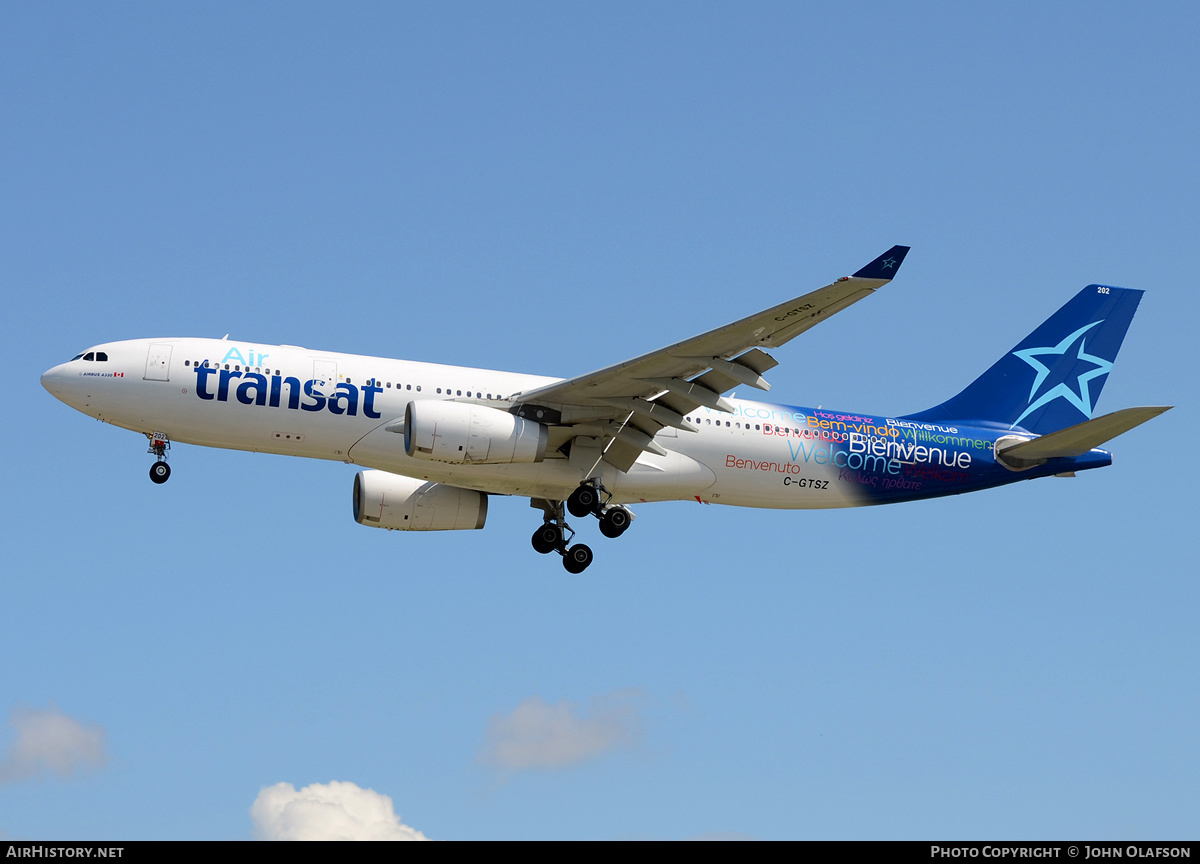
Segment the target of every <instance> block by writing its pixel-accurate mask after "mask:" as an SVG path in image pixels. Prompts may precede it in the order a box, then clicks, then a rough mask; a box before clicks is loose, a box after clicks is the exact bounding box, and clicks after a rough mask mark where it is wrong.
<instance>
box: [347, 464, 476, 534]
mask: <svg viewBox="0 0 1200 864" xmlns="http://www.w3.org/2000/svg"><path fill="white" fill-rule="evenodd" d="M487 503H488V499H487V495H484V494H483V493H482V492H475V491H473V490H471V489H459V488H457V487H455V486H444V485H442V484H441V483H431V482H430V481H428V480H415V479H413V478H412V477H403V476H401V475H399V474H389V473H388V472H387V471H359V472H358V474H356V475H355V476H354V521H355V522H357V523H358V524H359V525H366V526H367V527H368V528H387V529H388V530H389V531H460V530H470V529H472V528H482V527H483V523H484V522H485V521H487Z"/></svg>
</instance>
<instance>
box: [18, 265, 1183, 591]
mask: <svg viewBox="0 0 1200 864" xmlns="http://www.w3.org/2000/svg"><path fill="white" fill-rule="evenodd" d="M907 253H908V247H906V246H894V247H892V248H891V249H889V250H888V251H887V252H885V253H884V254H883V255H881V256H879V257H878V258H876V259H875V260H874V261H872V262H871V263H870V264H868V265H866V266H865V267H863V268H862V269H861V270H859V271H858V272H857V273H855V274H854V275H853V276H846V277H842V278H841V279H838V280H837V281H835V282H833V283H831V284H829V285H826V286H825V287H824V288H819V289H817V290H816V291H813V292H811V293H809V294H805V295H804V296H802V297H797V298H796V299H794V300H789V301H787V302H786V303H781V304H780V305H778V306H775V307H773V308H771V309H767V310H765V311H763V312H759V313H757V314H755V315H751V316H749V317H747V318H743V319H741V320H740V321H736V322H734V323H732V324H727V325H725V326H723V327H719V328H717V329H716V330H711V331H709V332H708V333H704V334H702V335H700V336H696V337H694V338H691V339H686V340H684V341H682V342H678V343H676V344H674V345H670V346H668V347H666V348H662V349H659V350H658V351H653V352H651V353H649V354H643V355H642V356H640V357H636V358H634V359H632V360H628V361H626V362H624V363H620V364H617V365H614V366H608V367H605V368H603V369H599V370H597V371H595V372H591V373H589V374H587V375H581V376H579V377H577V378H566V379H563V378H546V377H542V376H535V375H523V374H517V373H513V372H500V371H493V370H489V369H469V368H464V367H458V366H444V365H436V364H431V363H418V362H413V361H408V360H389V359H385V358H380V357H364V356H359V355H354V354H336V353H331V352H326V351H312V350H309V349H306V348H299V347H296V346H293V345H259V344H255V343H247V342H236V341H229V340H228V339H191V338H163V339H135V340H130V341H123V342H109V343H105V344H103V345H97V346H95V347H93V348H89V349H87V350H86V351H84V352H81V353H80V354H78V355H76V356H75V357H73V358H71V360H69V361H68V362H66V363H63V364H62V365H59V366H55V367H54V368H53V369H50V370H49V371H47V372H46V373H45V374H44V375H42V384H43V386H45V388H46V389H47V390H49V391H50V392H51V393H52V394H53V395H54V396H56V397H57V398H58V399H60V400H62V401H63V402H65V403H67V404H68V405H70V406H71V407H73V408H75V409H77V410H79V411H82V412H83V413H84V414H87V415H89V416H92V417H96V418H98V419H100V420H103V421H105V422H107V423H112V424H114V425H116V426H121V427H123V428H125V429H132V430H134V431H136V432H140V433H142V434H144V435H145V436H146V437H147V438H148V439H149V440H150V452H151V453H152V454H154V455H155V456H156V459H155V461H154V463H153V464H152V465H151V467H150V477H151V479H152V480H154V482H156V483H162V482H165V481H166V480H167V478H168V477H169V476H170V473H171V472H170V467H169V465H168V464H167V461H166V459H167V455H168V449H169V447H170V445H171V443H172V442H184V443H188V444H199V445H202V446H206V447H224V448H228V449H233V450H250V451H257V452H266V453H280V454H286V455H291V456H306V457H310V458H314V459H336V460H340V461H343V462H347V463H353V464H355V465H361V466H364V468H366V469H368V470H363V471H360V472H359V473H358V474H357V475H356V476H355V478H354V518H355V519H356V520H357V521H358V522H359V523H360V524H362V525H366V526H369V527H374V528H387V529H398V530H402V531H443V530H457V529H472V528H482V527H483V524H484V521H485V519H486V517H487V505H488V496H489V495H517V496H523V497H527V498H529V499H530V502H531V504H532V505H533V507H535V508H536V509H539V510H540V511H541V513H542V522H541V525H539V526H538V528H537V530H536V531H535V532H534V534H533V547H534V549H536V550H537V551H538V552H541V553H547V554H548V553H551V552H555V553H558V554H559V555H561V556H562V559H563V564H564V566H565V567H566V569H567V570H569V571H571V572H572V573H579V572H582V571H583V570H584V569H585V568H586V567H587V566H588V565H589V564H590V563H591V561H592V550H591V549H590V548H589V547H588V546H587V545H585V544H583V543H577V544H574V545H572V540H573V538H574V533H575V532H574V531H573V530H572V529H571V528H570V526H569V525H568V524H567V521H566V512H567V511H569V512H570V513H571V515H572V516H575V517H579V518H585V517H588V516H594V517H596V518H597V519H598V521H599V528H600V533H601V534H603V535H604V536H606V537H618V536H620V535H621V534H622V533H624V532H625V530H626V529H627V528H629V526H630V524H631V523H632V520H633V513H632V512H631V510H630V509H629V507H628V505H630V504H636V503H638V502H651V501H674V500H695V501H699V502H702V503H705V504H709V503H712V504H730V505H734V506H738V507H769V508H780V509H808V508H818V507H820V508H824V507H855V506H860V505H865V504H887V503H892V502H897V501H911V500H915V499H919V498H933V497H937V496H942V495H954V494H958V493H961V492H971V491H975V490H978V489H987V488H990V487H993V486H1002V485H1004V484H1007V483H1014V482H1016V481H1018V480H1030V479H1033V478H1037V477H1047V476H1072V475H1074V473H1075V472H1077V471H1082V470H1086V469H1088V468H1100V467H1102V466H1105V465H1108V464H1110V463H1111V461H1112V457H1111V455H1110V454H1109V453H1108V452H1107V451H1105V450H1101V449H1098V448H1099V447H1100V445H1101V444H1104V443H1105V442H1107V441H1108V440H1110V439H1112V438H1114V437H1116V436H1117V435H1120V434H1121V433H1122V432H1125V431H1128V430H1129V429H1132V428H1133V427H1134V426H1137V425H1139V424H1141V423H1144V422H1146V421H1147V420H1149V419H1150V418H1152V417H1154V416H1156V415H1158V414H1161V413H1162V412H1163V411H1166V410H1167V408H1166V407H1162V406H1157V407H1144V408H1126V409H1123V410H1120V411H1117V412H1115V413H1112V414H1106V415H1103V416H1100V417H1093V416H1092V408H1093V406H1094V405H1095V402H1096V399H1097V398H1098V397H1099V395H1100V389H1101V388H1102V387H1103V386H1104V382H1105V381H1106V380H1107V378H1108V374H1109V371H1110V370H1111V369H1112V366H1113V361H1114V360H1115V359H1116V356H1117V350H1118V349H1119V348H1120V346H1121V341H1122V340H1123V339H1124V337H1125V333H1126V331H1127V330H1128V328H1129V324H1130V321H1132V319H1133V314H1134V311H1135V310H1136V309H1137V305H1138V302H1139V300H1140V299H1141V295H1142V292H1141V291H1137V290H1130V289H1126V288H1116V287H1113V286H1111V285H1089V286H1087V287H1086V288H1084V289H1083V290H1082V291H1080V292H1079V293H1078V294H1076V295H1075V297H1074V298H1072V299H1071V300H1070V301H1069V302H1068V303H1067V304H1066V305H1065V306H1063V307H1062V308H1061V309H1059V310H1058V311H1057V312H1055V313H1054V314H1053V315H1052V316H1051V317H1050V318H1049V319H1048V320H1046V322H1045V323H1043V324H1042V325H1041V326H1040V327H1038V328H1037V329H1036V330H1034V331H1033V332H1032V333H1031V334H1030V335H1029V336H1027V337H1026V338H1025V339H1024V340H1022V341H1021V342H1020V343H1019V344H1018V345H1017V346H1016V347H1015V348H1013V349H1012V350H1011V351H1009V352H1008V353H1007V354H1005V355H1004V356H1002V357H1001V358H1000V359H999V360H997V361H996V363H995V364H994V365H993V366H992V367H991V368H990V369H988V370H987V371H986V372H984V373H983V374H982V375H981V376H980V377H979V378H977V379H976V380H975V381H974V382H973V383H971V384H970V385H969V386H968V387H967V388H966V389H965V390H963V391H962V392H961V393H959V394H958V395H957V396H954V397H953V398H951V399H949V400H948V401H946V402H943V403H942V404H940V405H937V406H935V407H933V408H929V409H927V410H925V411H919V412H916V413H913V414H906V415H904V416H902V417H883V416H879V415H875V414H865V413H852V412H846V411H833V410H824V409H820V408H817V409H814V408H803V407H797V406H793V405H785V404H780V403H777V402H771V401H751V400H748V399H737V398H733V397H731V396H730V397H726V396H725V395H723V394H726V393H728V392H729V391H731V390H734V389H735V388H739V387H740V388H743V389H744V388H754V389H757V390H761V391H766V390H768V389H769V387H770V385H769V384H768V383H767V382H766V380H765V379H764V378H763V376H764V374H766V373H767V372H768V371H769V370H770V369H772V368H773V367H774V366H775V365H777V363H776V360H775V359H774V358H773V357H772V356H771V355H770V354H768V353H767V352H768V351H770V350H773V349H776V348H779V347H780V346H782V345H783V344H784V343H785V342H788V341H790V340H791V339H793V338H794V337H796V336H799V335H800V334H801V333H804V332H805V331H806V330H808V329H809V328H810V327H813V326H814V325H816V324H818V323H820V322H821V321H824V320H825V319H827V318H829V317H830V316H831V315H833V314H835V313H837V312H841V311H842V310H843V309H845V308H846V307H848V306H850V305H852V304H854V303H857V302H858V301H859V300H862V299H863V298H865V297H867V296H869V295H870V294H872V293H873V292H875V291H877V290H878V289H879V288H881V287H883V286H884V285H886V284H887V283H888V282H890V281H891V280H892V278H893V277H894V276H895V275H896V272H897V271H898V270H899V268H900V265H901V263H902V262H903V261H904V256H905V255H906V254H907Z"/></svg>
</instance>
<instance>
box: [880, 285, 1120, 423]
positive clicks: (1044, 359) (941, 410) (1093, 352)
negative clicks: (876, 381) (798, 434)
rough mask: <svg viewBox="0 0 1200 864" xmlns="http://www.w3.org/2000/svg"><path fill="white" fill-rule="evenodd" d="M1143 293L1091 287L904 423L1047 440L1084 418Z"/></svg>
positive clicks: (1098, 286) (1086, 418)
mask: <svg viewBox="0 0 1200 864" xmlns="http://www.w3.org/2000/svg"><path fill="white" fill-rule="evenodd" d="M1141 299H1142V292H1141V291H1137V290H1133V289H1129V288H1113V287H1112V286H1108V285H1089V286H1088V287H1086V288H1084V289H1083V290H1082V291H1080V292H1079V293H1078V294H1076V295H1075V296H1074V297H1073V298H1071V300H1070V301H1069V302H1068V303H1067V305H1065V306H1063V307H1062V308H1061V309H1059V310H1058V311H1057V312H1055V313H1054V314H1053V315H1052V316H1050V318H1049V319H1048V320H1047V321H1046V323H1044V324H1043V325H1042V326H1041V327H1039V328H1037V329H1036V330H1034V331H1033V332H1032V333H1030V334H1029V335H1028V336H1027V337H1025V339H1024V340H1023V341H1022V342H1021V343H1020V344H1019V345H1017V346H1016V347H1015V348H1013V350H1012V351H1010V352H1008V353H1007V354H1005V355H1004V356H1003V357H1001V358H1000V359H999V360H998V361H996V363H995V365H993V366H992V368H991V369H989V370H987V371H986V372H984V373H983V374H982V375H980V376H979V377H978V378H976V379H975V381H974V382H973V383H972V384H971V385H970V386H969V387H967V389H966V390H964V391H962V392H961V393H959V394H958V395H957V396H955V397H954V398H953V399H950V400H949V401H947V402H943V403H942V404H941V405H938V406H937V407H935V408H930V409H929V410H927V411H922V412H920V413H919V414H910V415H909V416H908V417H906V418H903V419H906V420H916V421H920V422H926V423H944V422H946V421H955V422H957V423H959V424H962V425H980V426H1000V427H1003V428H1021V429H1025V430H1027V431H1029V432H1033V433H1035V434H1037V435H1045V434H1046V433H1048V432H1055V431H1057V430H1059V429H1064V428H1066V427H1067V426H1071V425H1073V424H1075V423H1079V422H1082V421H1084V420H1088V419H1090V418H1091V416H1092V408H1093V407H1094V406H1095V404H1096V399H1097V398H1099V396H1100V389H1101V388H1102V387H1103V386H1104V382H1105V381H1107V380H1108V372H1109V370H1110V369H1112V365H1113V361H1114V360H1116V359H1117V351H1118V350H1119V349H1120V347H1121V341H1122V340H1123V339H1124V338H1125V332H1126V331H1127V330H1128V329H1129V322H1130V321H1132V320H1133V313H1134V312H1135V311H1137V307H1138V302H1139V301H1140V300H1141Z"/></svg>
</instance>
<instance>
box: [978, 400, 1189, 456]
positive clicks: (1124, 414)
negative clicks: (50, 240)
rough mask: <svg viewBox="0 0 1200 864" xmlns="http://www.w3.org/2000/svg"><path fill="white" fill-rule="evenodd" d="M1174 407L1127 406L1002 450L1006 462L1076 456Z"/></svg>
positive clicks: (1001, 453)
mask: <svg viewBox="0 0 1200 864" xmlns="http://www.w3.org/2000/svg"><path fill="white" fill-rule="evenodd" d="M1171 408H1172V406H1170V405H1166V406H1163V405H1153V406H1149V407H1145V408H1123V409H1121V410H1120V411H1114V412H1113V413H1112V414H1105V415H1104V416H1103V417H1097V418H1096V419H1094V420H1085V421H1084V422H1083V423H1079V424H1077V425H1075V426H1068V427H1067V428H1066V429H1059V430H1058V431H1057V432H1051V433H1050V434H1048V435H1042V436H1041V437H1039V438H1034V439H1032V440H1030V441H1022V442H1020V443H1019V444H1013V445H1012V446H1011V447H1005V448H1003V449H1002V450H1001V451H1000V455H1001V456H1002V458H1003V460H1004V461H1005V462H1006V463H1010V464H1015V465H1022V466H1024V465H1033V464H1040V463H1042V462H1045V461H1046V460H1047V459H1073V458H1075V457H1076V456H1082V455H1083V454H1084V453H1087V452H1088V451H1089V450H1092V449H1093V448H1095V447H1099V446H1100V445H1101V444H1103V443H1104V442H1105V441H1111V440H1112V439H1113V438H1116V437H1117V436H1118V435H1121V434H1122V433H1125V432H1128V431H1129V430H1130V429H1132V428H1133V427H1135V426H1140V425H1142V424H1143V423H1145V422H1146V421H1147V420H1151V419H1153V418H1155V417H1157V416H1158V415H1159V414H1162V413H1163V412H1164V411H1170V410H1171Z"/></svg>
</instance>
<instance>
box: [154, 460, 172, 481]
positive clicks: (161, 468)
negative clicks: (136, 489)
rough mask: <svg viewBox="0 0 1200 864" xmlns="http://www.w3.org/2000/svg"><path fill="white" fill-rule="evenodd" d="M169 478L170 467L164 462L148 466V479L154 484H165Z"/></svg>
mask: <svg viewBox="0 0 1200 864" xmlns="http://www.w3.org/2000/svg"><path fill="white" fill-rule="evenodd" d="M170 476H171V466H170V465H168V464H167V463H166V462H155V463H154V464H153V465H151V466H150V479H151V480H153V481H154V482H155V483H159V484H161V483H166V482H167V480H168V478H170Z"/></svg>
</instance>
